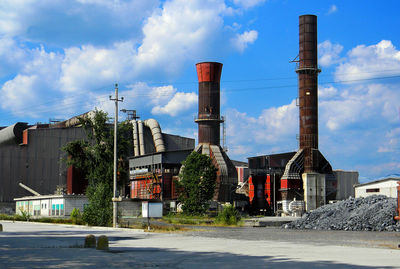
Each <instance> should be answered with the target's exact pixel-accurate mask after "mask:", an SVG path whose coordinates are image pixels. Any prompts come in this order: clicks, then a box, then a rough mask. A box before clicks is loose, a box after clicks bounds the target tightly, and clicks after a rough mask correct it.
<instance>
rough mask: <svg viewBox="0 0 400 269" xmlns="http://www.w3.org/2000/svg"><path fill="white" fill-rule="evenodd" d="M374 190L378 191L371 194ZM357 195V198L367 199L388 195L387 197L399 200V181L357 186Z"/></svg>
mask: <svg viewBox="0 0 400 269" xmlns="http://www.w3.org/2000/svg"><path fill="white" fill-rule="evenodd" d="M374 189H377V190H378V191H377V192H375V191H373V192H371V190H374ZM368 190H369V191H368ZM355 193H356V198H358V197H367V196H371V195H386V196H387V197H391V198H397V180H389V181H384V182H377V183H373V184H369V185H364V186H357V187H356V188H355Z"/></svg>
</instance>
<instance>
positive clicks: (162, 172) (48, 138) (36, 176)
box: [0, 15, 399, 217]
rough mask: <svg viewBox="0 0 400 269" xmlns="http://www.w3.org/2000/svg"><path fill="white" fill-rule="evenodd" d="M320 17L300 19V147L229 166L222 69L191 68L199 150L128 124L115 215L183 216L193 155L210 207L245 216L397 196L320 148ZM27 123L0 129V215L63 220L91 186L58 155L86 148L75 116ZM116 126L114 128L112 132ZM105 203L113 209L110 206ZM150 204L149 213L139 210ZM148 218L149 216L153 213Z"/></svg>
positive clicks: (147, 122) (147, 125) (386, 183)
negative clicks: (185, 169)
mask: <svg viewBox="0 0 400 269" xmlns="http://www.w3.org/2000/svg"><path fill="white" fill-rule="evenodd" d="M317 46H318V42H317V17H316V16H314V15H302V16H300V17H299V54H298V58H296V60H295V62H296V65H297V66H296V73H297V75H298V101H299V102H298V103H299V104H298V106H299V148H298V150H297V151H293V152H282V153H278V154H268V153H267V154H265V155H260V156H248V159H247V162H240V161H235V160H231V159H230V158H229V156H228V154H227V151H226V150H225V149H224V147H222V146H221V128H220V125H221V123H223V122H224V118H223V117H221V113H220V80H221V75H222V69H223V65H222V63H218V62H200V63H198V64H196V71H197V77H198V114H197V116H196V119H195V123H196V124H197V125H198V141H197V145H196V144H195V140H194V139H193V138H188V137H182V136H179V135H176V134H167V133H164V132H163V131H162V128H161V126H160V124H159V123H158V122H157V120H156V119H140V118H139V117H137V116H136V111H135V114H134V117H131V118H130V119H128V121H129V123H130V124H131V125H132V135H131V137H129V139H131V141H132V145H133V147H132V149H131V154H130V157H129V159H128V160H127V162H128V163H129V179H128V181H127V182H124V183H123V184H121V183H120V184H119V186H118V193H119V196H120V202H119V210H120V215H121V217H139V216H142V215H143V216H149V215H150V216H160V215H162V214H163V213H164V214H165V213H167V212H170V211H172V212H176V211H179V201H178V200H177V198H178V194H177V189H176V186H175V182H176V181H177V180H179V172H180V169H181V166H182V162H183V161H184V160H185V159H186V158H187V156H188V155H189V154H190V153H191V152H193V151H196V152H198V153H201V154H205V155H208V156H210V158H211V160H212V163H213V165H214V166H215V167H216V168H217V179H216V187H215V192H214V197H213V201H212V204H211V207H212V208H213V209H216V210H219V209H220V208H222V206H223V205H224V204H226V203H230V204H233V205H235V206H236V208H238V209H240V210H242V211H244V212H247V213H249V214H251V215H260V214H262V215H271V216H277V215H279V216H281V215H282V216H289V215H292V216H301V215H302V214H303V213H304V212H306V211H310V210H314V209H316V208H318V207H320V206H322V205H325V204H328V203H331V202H336V201H338V200H344V199H347V198H349V197H355V196H357V194H358V193H363V194H376V193H377V192H380V191H381V190H382V189H383V188H387V189H388V190H386V189H385V192H380V193H383V194H386V193H389V194H390V196H392V197H396V196H395V194H394V193H395V191H392V190H391V188H392V189H394V190H395V189H396V186H397V185H396V183H397V181H398V180H399V179H388V180H381V181H380V182H378V183H379V184H378V183H377V184H378V185H373V184H372V183H367V184H359V182H358V172H356V171H343V170H335V169H333V168H332V166H331V164H330V163H329V160H327V159H326V158H325V156H324V155H323V152H321V151H320V150H319V144H318V75H319V73H320V72H321V69H320V68H319V66H318V53H317ZM93 113H94V112H88V113H85V114H83V115H80V116H76V117H73V118H71V119H69V120H65V121H60V122H53V123H49V124H35V125H29V124H27V123H22V122H18V123H15V124H13V125H11V126H8V127H3V128H2V127H0V128H1V129H0V185H1V186H2V187H1V188H0V210H1V211H2V212H9V213H11V212H16V213H21V212H22V211H26V212H28V213H30V215H32V216H34V217H36V216H47V217H48V216H50V217H52V216H54V217H56V216H57V217H60V216H61V217H64V216H69V215H70V213H71V211H72V209H73V208H79V209H80V210H84V208H85V204H87V203H88V201H87V198H86V196H85V195H84V194H85V188H86V186H87V181H86V179H85V177H84V171H80V170H79V169H76V168H74V167H72V166H69V167H68V166H67V165H66V159H67V158H68V156H67V155H66V153H65V152H64V151H63V150H62V149H61V148H62V147H63V146H64V145H65V144H67V143H68V142H71V141H75V140H87V139H88V137H87V134H86V133H85V131H84V129H83V128H82V126H81V125H80V121H79V117H89V118H90V117H92V116H93ZM110 128H112V127H110ZM110 202H111V201H110ZM149 204H152V207H151V208H152V209H151V210H150V207H147V208H146V207H145V206H143V207H142V205H147V206H148V205H149ZM150 211H154V212H150Z"/></svg>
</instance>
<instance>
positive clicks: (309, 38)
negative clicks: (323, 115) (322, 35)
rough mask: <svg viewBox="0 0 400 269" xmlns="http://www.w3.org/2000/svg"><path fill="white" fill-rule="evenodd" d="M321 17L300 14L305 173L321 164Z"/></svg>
mask: <svg viewBox="0 0 400 269" xmlns="http://www.w3.org/2000/svg"><path fill="white" fill-rule="evenodd" d="M317 46H318V43H317V16H315V15H302V16H300V17H299V63H298V65H297V69H296V73H297V74H298V77H299V101H300V113H299V114H300V149H303V152H304V172H305V173H308V172H313V171H315V170H316V167H318V163H317V162H318V156H313V152H316V151H313V149H318V74H319V72H321V70H320V69H319V68H318V52H317Z"/></svg>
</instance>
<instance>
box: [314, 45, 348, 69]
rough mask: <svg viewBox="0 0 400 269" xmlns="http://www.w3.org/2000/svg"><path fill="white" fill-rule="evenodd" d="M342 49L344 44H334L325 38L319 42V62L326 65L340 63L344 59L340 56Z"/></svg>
mask: <svg viewBox="0 0 400 269" xmlns="http://www.w3.org/2000/svg"><path fill="white" fill-rule="evenodd" d="M342 50H343V46H342V45H340V44H332V43H331V41H329V40H325V41H324V42H322V43H320V44H318V53H319V59H318V63H319V64H320V65H322V66H324V67H328V66H330V65H332V64H337V63H339V62H340V61H342V59H341V58H340V56H339V55H340V53H341V52H342Z"/></svg>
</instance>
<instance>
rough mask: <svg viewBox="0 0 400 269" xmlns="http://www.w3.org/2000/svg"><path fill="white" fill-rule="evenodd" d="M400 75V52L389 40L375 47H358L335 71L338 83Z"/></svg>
mask: <svg viewBox="0 0 400 269" xmlns="http://www.w3.org/2000/svg"><path fill="white" fill-rule="evenodd" d="M399 74H400V51H399V50H397V49H396V47H395V46H394V45H393V44H392V42H391V41H389V40H382V41H381V42H379V43H378V44H376V45H370V46H365V45H359V46H357V47H355V48H353V49H352V50H351V51H350V52H349V53H348V55H347V59H346V61H345V62H343V63H341V64H340V65H339V67H338V68H337V69H336V73H335V78H336V80H338V81H354V80H362V79H371V78H376V77H385V76H392V75H399Z"/></svg>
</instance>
